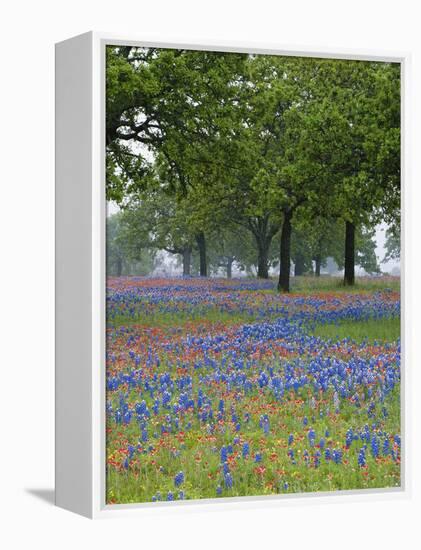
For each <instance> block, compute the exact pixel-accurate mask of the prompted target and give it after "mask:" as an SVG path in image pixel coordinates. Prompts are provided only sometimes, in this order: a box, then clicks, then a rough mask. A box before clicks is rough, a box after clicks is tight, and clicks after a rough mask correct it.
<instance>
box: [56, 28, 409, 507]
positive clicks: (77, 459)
mask: <svg viewBox="0 0 421 550" xmlns="http://www.w3.org/2000/svg"><path fill="white" fill-rule="evenodd" d="M123 44H124V45H134V46H136V45H137V46H154V47H162V48H186V49H197V50H213V51H231V52H244V53H247V52H253V53H261V54H275V55H290V56H303V57H304V56H305V57H329V58H338V59H359V60H373V61H390V62H396V63H400V64H401V74H402V82H401V92H402V93H401V106H402V149H401V151H402V157H401V164H402V180H401V185H402V221H401V223H402V235H403V241H402V242H403V243H405V245H407V244H408V243H409V238H410V237H409V235H408V219H407V212H408V206H409V204H410V203H409V199H410V196H409V195H410V192H409V191H410V190H409V182H410V178H409V175H410V174H409V162H408V159H409V143H408V137H409V132H408V129H409V120H410V119H409V116H408V109H407V107H408V105H409V104H410V102H409V90H410V85H409V84H410V70H409V68H410V54H409V53H406V52H405V53H402V52H400V53H397V52H393V53H392V52H384V51H381V52H380V51H367V50H344V49H340V48H334V49H318V48H314V47H295V48H294V47H290V46H282V45H279V44H278V45H275V44H253V43H252V42H249V43H247V44H245V43H237V42H227V41H218V42H214V41H211V40H206V41H204V42H202V43H188V44H186V43H184V42H183V41H181V40H177V39H175V40H174V41H171V42H162V41H161V40H160V39H155V37H148V38H147V39H146V40H143V39H142V37H134V38H133V37H127V38H124V37H121V36H116V35H112V34H108V33H97V32H89V33H86V34H83V35H80V36H77V37H74V38H71V39H69V40H65V41H64V42H60V43H58V44H56V505H57V506H60V507H62V508H66V509H68V510H71V511H73V512H76V513H78V514H81V515H84V516H86V517H90V518H105V517H115V516H121V515H122V514H124V515H125V516H127V515H130V516H133V515H138V514H139V511H141V512H142V514H143V515H145V514H146V513H147V514H156V513H160V511H162V509H163V508H165V509H166V510H168V507H169V506H171V513H180V512H184V511H185V510H187V509H188V510H193V509H195V510H206V509H209V510H215V509H216V508H215V507H223V508H224V510H228V509H238V507H239V506H241V507H246V508H253V507H256V506H259V507H274V506H275V507H280V506H284V505H288V506H291V505H294V506H295V505H302V504H303V500H302V499H303V498H304V497H305V498H306V504H308V503H311V504H318V503H321V502H323V503H324V504H326V503H335V504H338V503H340V502H351V501H356V502H367V501H368V500H372V501H378V500H383V499H385V498H393V499H397V498H399V499H402V498H409V497H410V492H411V491H410V483H409V482H410V479H411V476H410V467H411V464H410V441H409V437H408V434H409V433H410V431H411V430H410V428H411V426H410V421H411V419H410V414H409V411H410V392H409V388H410V364H409V361H408V352H407V338H408V335H407V331H405V330H404V329H405V327H409V326H410V324H409V322H408V320H409V318H410V317H411V311H410V302H409V299H408V289H409V286H408V283H409V281H408V273H407V271H406V266H407V262H406V261H405V246H403V247H402V260H401V265H402V278H401V287H402V302H403V305H402V317H401V319H402V321H401V332H402V334H401V336H402V349H403V361H402V367H401V369H402V380H401V390H402V391H401V412H402V415H401V422H402V433H403V437H402V441H403V447H402V479H401V487H398V488H391V489H376V490H354V491H344V492H336V493H330V492H329V493H303V494H293V495H279V496H278V495H274V496H264V497H240V498H227V499H217V500H216V499H215V500H212V499H208V500H196V501H184V502H179V503H139V504H126V505H123V504H119V505H107V504H106V502H105V482H106V478H105V459H106V453H105V328H106V327H105V216H106V202H105V47H106V46H107V45H123ZM75 221H76V222H77V223H75ZM98 366H99V368H98ZM74 396H76V398H77V402H76V401H75V397H74Z"/></svg>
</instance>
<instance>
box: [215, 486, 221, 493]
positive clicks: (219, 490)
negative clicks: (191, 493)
mask: <svg viewBox="0 0 421 550" xmlns="http://www.w3.org/2000/svg"><path fill="white" fill-rule="evenodd" d="M216 494H217V495H221V494H222V487H221V486H220V485H218V486H217V488H216Z"/></svg>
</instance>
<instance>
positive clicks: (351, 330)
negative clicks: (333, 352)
mask: <svg viewBox="0 0 421 550" xmlns="http://www.w3.org/2000/svg"><path fill="white" fill-rule="evenodd" d="M309 332H310V333H311V334H314V336H319V337H320V338H324V339H332V340H343V339H344V338H351V339H352V340H355V341H356V342H358V343H360V342H362V341H364V340H368V342H371V343H372V342H374V341H377V342H380V341H381V342H395V341H396V340H397V339H398V338H399V337H400V319H399V318H392V319H381V320H376V319H370V320H369V321H343V322H342V323H340V324H337V325H316V326H315V327H314V328H312V329H310V330H309Z"/></svg>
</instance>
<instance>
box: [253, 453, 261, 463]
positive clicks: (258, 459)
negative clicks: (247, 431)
mask: <svg viewBox="0 0 421 550" xmlns="http://www.w3.org/2000/svg"><path fill="white" fill-rule="evenodd" d="M254 461H255V462H262V453H256V454H255V455H254Z"/></svg>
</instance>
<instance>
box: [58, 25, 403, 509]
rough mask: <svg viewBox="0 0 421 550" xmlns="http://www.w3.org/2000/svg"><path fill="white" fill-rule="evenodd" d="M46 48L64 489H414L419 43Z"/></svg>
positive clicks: (142, 499)
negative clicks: (411, 326) (408, 224)
mask: <svg viewBox="0 0 421 550" xmlns="http://www.w3.org/2000/svg"><path fill="white" fill-rule="evenodd" d="M56 53H57V55H56V182H57V183H56V220H57V222H56V227H57V229H56V262H57V263H56V265H57V268H56V281H57V282H56V287H57V300H56V304H57V305H56V334H57V338H56V349H57V351H56V499H57V504H58V505H59V506H62V507H64V508H68V509H70V510H72V511H75V512H78V513H81V514H83V515H86V516H89V517H98V516H99V517H101V516H104V515H107V514H108V515H110V514H118V513H119V511H120V510H121V509H126V510H127V509H132V510H133V511H135V510H136V509H138V508H141V507H142V506H150V507H159V506H161V505H164V504H165V505H166V506H176V505H177V503H178V504H180V505H183V503H187V502H189V503H195V504H200V503H207V504H208V505H220V506H221V505H227V503H230V502H231V503H232V502H235V503H237V504H238V505H239V503H241V502H247V501H249V500H250V499H265V500H268V499H272V500H274V501H276V502H278V503H279V502H282V499H284V500H285V499H286V497H288V498H293V497H296V496H301V497H302V496H311V495H312V496H314V495H317V496H319V497H320V498H323V499H329V498H341V497H342V498H351V496H349V495H354V496H355V495H358V496H359V497H361V495H364V498H370V494H372V493H378V492H388V493H399V492H400V493H402V492H403V491H404V490H405V476H404V474H405V472H404V465H405V452H404V451H405V445H406V443H405V438H404V411H405V400H404V394H405V384H406V378H405V370H404V368H403V362H402V359H401V337H402V338H403V336H404V335H403V334H402V331H401V294H402V292H401V291H402V287H401V280H402V279H403V273H404V271H403V250H401V234H402V232H403V219H402V212H403V209H401V204H402V196H403V194H402V191H403V185H402V182H403V173H404V170H403V168H404V164H403V160H404V148H403V146H402V143H403V135H404V134H403V132H402V129H404V125H403V122H404V121H403V116H402V113H403V112H404V111H403V105H404V99H405V89H406V88H405V85H404V84H405V72H404V67H405V62H406V59H407V58H406V56H405V55H398V54H396V55H383V54H381V53H377V52H375V53H372V52H363V53H358V54H356V53H352V52H329V51H323V52H322V51H317V50H313V51H293V50H288V49H286V48H282V49H281V48H276V47H272V46H271V47H268V46H260V47H256V46H250V45H247V44H241V45H238V44H221V43H219V44H209V43H208V44H201V45H199V44H196V45H191V44H190V45H188V44H166V43H160V42H154V43H149V42H145V41H141V40H133V39H124V38H121V37H112V36H105V35H100V34H96V33H87V34H85V35H81V36H79V37H76V38H73V39H70V40H67V41H65V42H62V43H60V44H58V45H57V50H56ZM401 267H402V269H401ZM401 273H402V275H401Z"/></svg>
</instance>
